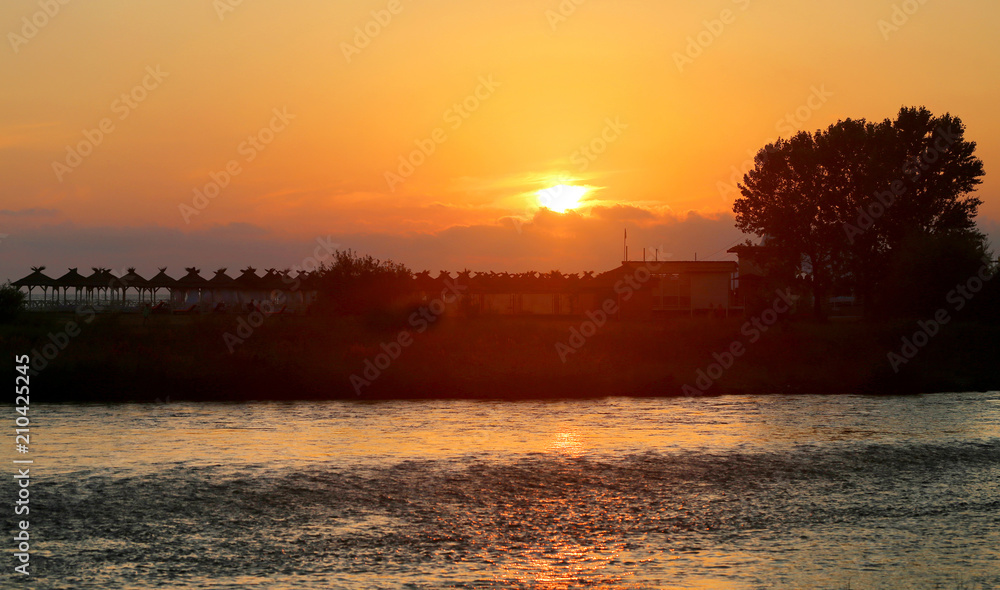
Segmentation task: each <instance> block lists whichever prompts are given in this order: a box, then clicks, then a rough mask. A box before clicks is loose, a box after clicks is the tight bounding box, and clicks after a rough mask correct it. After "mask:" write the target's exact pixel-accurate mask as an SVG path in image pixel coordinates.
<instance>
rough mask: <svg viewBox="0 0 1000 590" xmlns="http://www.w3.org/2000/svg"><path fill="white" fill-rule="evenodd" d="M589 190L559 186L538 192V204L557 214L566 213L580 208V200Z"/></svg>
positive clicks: (571, 186) (565, 185) (564, 185)
mask: <svg viewBox="0 0 1000 590" xmlns="http://www.w3.org/2000/svg"><path fill="white" fill-rule="evenodd" d="M587 190H588V189H587V187H585V186H573V185H570V184H557V185H555V186H552V187H549V188H546V189H542V190H540V191H538V204H539V205H541V206H542V207H545V208H546V209H549V210H551V211H555V212H556V213H565V212H566V211H569V210H570V209H576V208H577V207H579V206H580V199H581V198H582V197H583V195H585V194H587Z"/></svg>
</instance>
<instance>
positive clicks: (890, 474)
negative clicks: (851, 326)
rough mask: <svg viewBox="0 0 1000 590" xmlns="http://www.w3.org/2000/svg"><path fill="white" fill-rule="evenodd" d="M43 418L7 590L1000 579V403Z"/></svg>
mask: <svg viewBox="0 0 1000 590" xmlns="http://www.w3.org/2000/svg"><path fill="white" fill-rule="evenodd" d="M31 411H32V414H33V415H32V418H31V419H32V443H33V444H32V459H34V460H35V464H34V465H33V466H32V468H31V473H32V475H33V479H32V483H31V491H32V495H31V502H32V504H31V515H30V518H31V521H30V522H31V531H32V550H33V552H34V559H33V560H32V567H33V568H34V570H35V574H34V575H33V576H32V577H31V580H30V582H26V581H24V580H21V579H19V578H20V576H18V577H17V578H15V577H14V576H13V575H11V574H10V571H11V568H12V567H13V566H12V565H11V563H12V562H11V560H9V559H8V565H7V566H6V567H5V569H4V571H3V573H2V574H0V585H4V586H11V587H14V586H15V585H16V586H17V587H34V588H153V587H157V588H578V587H589V588H616V589H620V588H832V589H846V588H848V587H850V588H851V589H852V590H858V589H861V590H864V589H867V588H928V589H930V588H964V589H966V590H971V589H978V588H996V587H1000V563H998V555H1000V393H996V392H994V393H985V394H983V393H970V394H940V395H926V396H917V397H889V398H874V397H857V396H839V397H832V396H831V397H810V396H766V397H719V398H700V399H618V398H615V399H602V400H589V401H553V402H517V403H511V402H461V401H417V402H384V403H351V402H310V403H293V404H283V403H249V404H186V403H185V404H160V405H105V406H102V405H60V406H44V405H36V406H33V407H32V410H31ZM11 436H12V435H11ZM8 443H9V444H7V445H5V451H4V453H5V456H7V457H8V460H7V461H6V464H7V465H8V466H10V465H11V463H10V460H11V459H13V458H17V457H12V452H11V449H12V446H13V441H8ZM8 469H10V467H8ZM10 470H11V471H13V470H12V469H10ZM11 479H12V478H9V477H4V478H3V481H2V484H0V493H2V495H3V497H5V498H13V497H14V496H15V495H16V489H15V487H14V486H13V485H12V484H11ZM12 502H13V500H11V503H12ZM8 512H9V511H8ZM10 518H11V517H9V516H8V520H7V523H8V530H12V529H11V528H10V527H12V526H13V523H12V521H11V520H10ZM4 549H5V551H8V553H9V552H10V551H11V550H12V544H11V543H10V542H8V543H7V546H6V547H5V548H4Z"/></svg>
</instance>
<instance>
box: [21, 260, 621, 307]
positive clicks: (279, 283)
mask: <svg viewBox="0 0 1000 590" xmlns="http://www.w3.org/2000/svg"><path fill="white" fill-rule="evenodd" d="M31 270H32V272H31V274H29V275H28V276H26V277H24V278H22V279H19V280H17V281H14V282H13V285H14V286H15V287H18V288H24V289H27V291H28V300H29V301H31V298H32V292H33V290H34V289H36V288H40V289H42V293H43V295H42V299H43V300H44V301H52V302H58V301H60V299H61V300H62V301H63V302H64V303H65V302H68V301H69V300H70V298H69V297H68V293H69V290H70V289H74V290H75V293H74V298H73V300H74V301H81V300H85V301H90V300H92V299H94V298H98V299H110V300H112V301H114V300H121V301H124V300H125V296H126V295H127V294H128V292H129V290H130V289H135V291H136V292H137V293H138V295H139V300H140V301H143V300H144V299H145V296H146V295H147V294H148V296H149V299H150V301H153V300H154V299H155V298H156V294H157V292H158V291H159V290H160V289H169V290H171V292H175V291H183V292H191V291H206V292H209V291H237V292H258V293H269V292H271V291H273V290H283V291H288V290H295V289H300V290H311V289H314V288H315V286H314V284H313V283H314V281H315V275H314V274H312V273H307V272H305V273H299V274H298V275H296V276H295V277H294V278H290V275H289V274H288V272H287V271H286V272H280V271H277V270H275V269H273V268H272V269H268V270H267V271H266V272H265V274H264V275H263V276H260V275H258V274H257V272H256V269H254V268H253V267H247V268H245V269H243V270H242V271H241V274H240V275H239V276H238V277H236V278H233V277H230V276H229V275H227V274H226V269H225V268H220V269H219V270H217V271H215V276H213V277H212V278H209V279H206V278H204V277H202V276H201V275H200V274H199V273H200V272H201V271H200V270H199V269H197V268H194V267H191V268H186V269H185V271H187V274H185V275H184V276H182V277H181V278H179V279H175V278H173V277H171V276H170V275H168V274H167V272H166V271H167V269H166V267H163V268H160V269H159V273H157V274H156V275H155V276H153V277H152V278H150V279H146V278H143V277H142V276H141V275H139V274H138V273H137V272H136V270H135V268H129V269H127V273H126V274H124V275H122V276H117V275H115V274H113V273H112V272H111V270H110V269H108V268H98V267H94V268H92V269H91V270H92V271H93V272H92V274H90V275H88V276H83V275H82V274H80V273H79V272H78V269H76V268H71V269H69V271H68V272H66V273H65V274H63V275H62V276H60V277H58V278H52V277H49V276H48V275H46V274H45V273H44V272H43V271H44V270H45V267H44V266H36V267H32V268H31ZM610 274H611V273H610V272H609V273H603V274H602V275H600V277H595V276H594V274H593V273H592V272H587V273H583V274H582V275H576V274H570V275H564V274H562V273H559V272H557V271H553V272H551V273H544V274H539V273H514V274H510V273H506V272H504V273H493V272H489V273H483V272H480V273H476V274H472V273H471V272H470V271H463V272H460V273H458V274H457V276H456V277H454V278H453V277H452V276H451V274H450V273H448V272H447V271H441V272H439V273H438V276H437V277H432V276H431V275H430V273H429V272H427V271H423V272H419V273H416V274H414V275H412V277H411V278H412V280H413V288H414V290H416V291H426V292H432V291H436V290H439V289H441V288H442V287H443V286H445V281H449V280H451V281H455V282H456V283H458V284H460V285H462V286H464V287H467V288H471V291H472V292H550V291H551V292H564V291H577V290H591V289H594V288H595V287H597V286H598V285H599V284H602V283H604V282H606V281H607V279H608V277H607V276H606V275H610ZM599 279H603V280H599ZM293 285H294V286H293ZM50 290H51V294H50ZM60 293H61V294H62V297H61V298H60Z"/></svg>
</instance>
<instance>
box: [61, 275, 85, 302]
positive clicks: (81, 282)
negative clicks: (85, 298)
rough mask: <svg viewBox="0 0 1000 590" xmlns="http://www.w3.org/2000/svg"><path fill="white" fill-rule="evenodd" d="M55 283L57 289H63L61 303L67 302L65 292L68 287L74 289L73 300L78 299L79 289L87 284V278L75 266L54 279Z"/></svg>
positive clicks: (67, 290)
mask: <svg viewBox="0 0 1000 590" xmlns="http://www.w3.org/2000/svg"><path fill="white" fill-rule="evenodd" d="M56 285H57V286H56V289H57V290H58V289H62V290H63V303H67V299H68V298H67V294H68V292H69V290H70V288H72V289H74V293H73V300H74V301H79V300H80V293H81V291H82V290H83V289H84V287H86V286H87V279H86V277H84V276H83V275H82V274H80V273H79V272H77V270H76V269H75V268H71V269H69V272H67V273H66V274H64V275H63V276H61V277H59V278H58V279H56Z"/></svg>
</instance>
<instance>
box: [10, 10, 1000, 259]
mask: <svg viewBox="0 0 1000 590" xmlns="http://www.w3.org/2000/svg"><path fill="white" fill-rule="evenodd" d="M63 1H65V0H63ZM233 5H235V6H233ZM46 9H47V10H48V11H49V13H46V12H45V10H46ZM379 21H381V23H380V22H379ZM997 23H1000V4H998V3H996V2H987V1H985V0H983V1H972V0H969V1H964V2H947V3H946V2H941V1H935V0H928V1H926V2H923V3H920V2H917V1H916V0H909V1H907V2H900V1H897V0H844V1H841V2H822V3H821V2H802V1H801V0H794V1H793V0H769V1H763V0H716V1H704V0H702V1H697V2H695V1H693V0H692V1H681V0H679V1H672V2H663V1H661V0H656V1H654V0H616V1H615V2H609V1H607V0H575V2H574V1H571V0H562V2H560V1H559V0H508V1H502V2H501V1H497V0H494V1H485V0H462V1H459V0H441V1H434V2H416V1H411V0H392V1H386V0H337V1H335V2H331V1H318V0H296V1H293V2H287V1H286V2H277V1H274V0H269V1H265V0H243V1H242V2H240V0H215V1H212V0H170V1H169V2H168V1H159V2H133V1H128V0H94V1H91V2H82V1H77V2H72V1H71V2H68V3H66V4H65V5H63V4H61V3H60V2H59V1H58V0H41V1H38V0H30V1H29V0H5V1H4V2H3V3H2V4H0V32H3V33H4V36H5V45H4V47H3V48H0V76H2V84H0V234H5V235H4V236H3V237H2V240H0V279H3V278H11V279H17V278H20V277H21V276H23V275H25V274H27V273H28V272H29V268H28V267H29V266H32V265H40V264H44V265H47V267H48V270H47V273H49V274H50V276H58V275H60V274H62V273H63V272H65V270H66V267H69V266H79V267H82V268H86V269H89V268H90V267H91V266H107V267H111V268H113V269H115V270H118V269H122V268H124V267H125V266H133V265H134V266H137V267H139V270H140V273H143V274H146V275H149V274H152V273H154V272H155V267H157V266H169V267H170V270H169V271H168V272H170V273H171V274H173V275H174V276H180V275H181V274H183V271H182V268H181V267H183V266H192V265H194V266H198V267H200V268H201V269H202V270H203V273H202V274H203V275H208V274H209V271H210V270H214V269H215V268H218V267H222V266H226V267H229V268H230V269H231V272H230V274H233V275H235V274H236V272H235V271H236V269H237V268H238V267H242V266H246V265H248V264H252V265H254V266H257V267H258V268H260V267H266V266H276V267H291V266H295V265H299V264H301V262H302V260H303V259H305V258H306V257H308V256H311V255H313V254H314V251H315V248H316V244H317V238H321V239H323V240H327V241H328V242H327V243H329V241H332V242H334V243H336V244H339V245H340V247H342V248H354V249H357V250H360V251H361V252H364V253H371V254H373V255H375V256H378V257H385V258H392V259H394V260H397V261H400V262H403V263H405V264H407V265H409V266H410V267H411V268H413V269H414V270H423V269H429V270H434V271H436V270H438V269H450V270H460V269H462V268H470V269H472V270H498V271H499V270H510V271H523V270H529V269H533V270H539V271H547V270H552V269H559V270H562V271H564V272H576V271H582V270H597V271H603V270H607V269H610V268H612V267H614V266H616V265H617V264H618V263H619V262H620V260H621V256H622V251H621V242H622V230H623V229H624V228H627V229H628V230H629V246H630V254H631V257H632V258H639V257H641V249H642V247H643V246H646V247H648V248H650V252H652V248H654V247H659V248H660V255H661V256H670V257H672V258H674V259H690V258H693V257H694V256H695V254H696V253H697V255H698V258H699V259H708V258H709V257H711V258H713V259H723V258H726V257H727V255H726V254H725V249H726V248H727V247H729V246H731V245H732V244H733V243H734V242H735V241H737V240H739V239H740V238H741V236H740V234H739V232H738V231H737V230H735V229H734V227H733V219H732V212H731V208H732V203H733V200H734V199H735V197H736V196H737V190H736V188H735V182H736V179H737V177H738V176H741V175H742V172H744V171H745V170H746V169H747V166H749V161H748V159H749V158H750V157H751V155H752V154H753V153H754V152H755V151H756V150H757V149H759V148H761V147H763V145H764V144H765V143H767V142H768V141H770V140H773V139H775V138H777V137H778V136H779V135H780V136H785V137H788V136H789V135H790V134H791V133H793V132H794V131H795V130H797V128H802V129H807V130H815V129H818V128H823V127H826V126H828V125H829V124H831V123H833V122H835V121H837V120H838V119H843V118H847V117H853V118H862V117H863V118H867V119H869V120H881V119H883V118H886V117H894V116H895V114H896V113H897V111H898V110H899V108H900V107H901V106H917V105H926V106H927V107H928V108H929V109H930V110H931V111H932V112H933V113H935V114H943V113H944V112H951V113H952V114H954V115H956V116H959V117H961V118H962V120H963V121H964V122H965V124H966V126H967V130H966V138H967V139H969V140H971V141H975V142H977V144H978V150H977V154H978V156H979V157H980V158H981V159H982V160H983V161H984V163H985V168H986V172H987V175H986V177H985V179H984V183H983V185H981V187H980V190H979V196H980V198H982V199H983V201H984V205H983V207H982V208H981V210H980V216H979V222H980V227H981V228H982V229H983V230H984V231H986V232H988V233H989V234H990V235H991V237H992V238H993V243H994V245H995V246H1000V181H997V180H996V178H997V177H996V175H995V174H993V167H994V162H997V161H1000V117H998V116H997V114H996V109H997V105H998V104H1000V79H998V77H997V75H996V72H998V71H1000V36H998V35H997V33H996V31H995V29H996V25H997ZM366 31H367V32H366ZM372 33H373V34H372ZM102 127H103V129H102ZM421 146H422V149H423V151H420V150H421ZM415 150H416V152H415ZM227 169H228V170H227ZM737 171H738V174H737ZM560 184H565V185H572V186H577V187H586V188H587V189H588V190H587V191H586V192H585V193H584V194H583V195H582V196H580V195H579V194H577V195H575V196H580V199H581V202H580V204H579V206H577V207H576V208H574V209H568V210H567V212H566V213H556V212H554V211H551V210H543V211H540V210H539V207H540V201H539V199H540V197H539V193H538V191H540V190H543V189H547V188H550V187H553V186H556V185H560ZM223 185H225V186H223ZM196 191H200V192H201V193H202V194H205V193H208V194H209V195H211V194H215V192H216V191H217V193H218V194H217V195H215V196H214V198H209V197H208V196H205V197H199V196H198V194H197V193H196ZM558 192H559V191H558V190H557V191H556V193H558ZM577 192H578V193H581V192H583V191H582V190H580V191H577ZM543 194H544V193H543ZM549 194H550V195H551V194H552V193H549ZM545 198H546V199H548V198H549V197H545ZM559 198H561V197H560V195H558V194H555V199H557V200H558V199H559ZM557 200H556V201H548V203H549V204H550V205H554V206H551V207H550V209H558V208H561V207H560V206H557V205H558V201H557ZM570 200H571V201H572V199H570ZM570 204H572V203H570ZM720 251H721V252H720ZM651 255H652V254H651Z"/></svg>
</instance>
